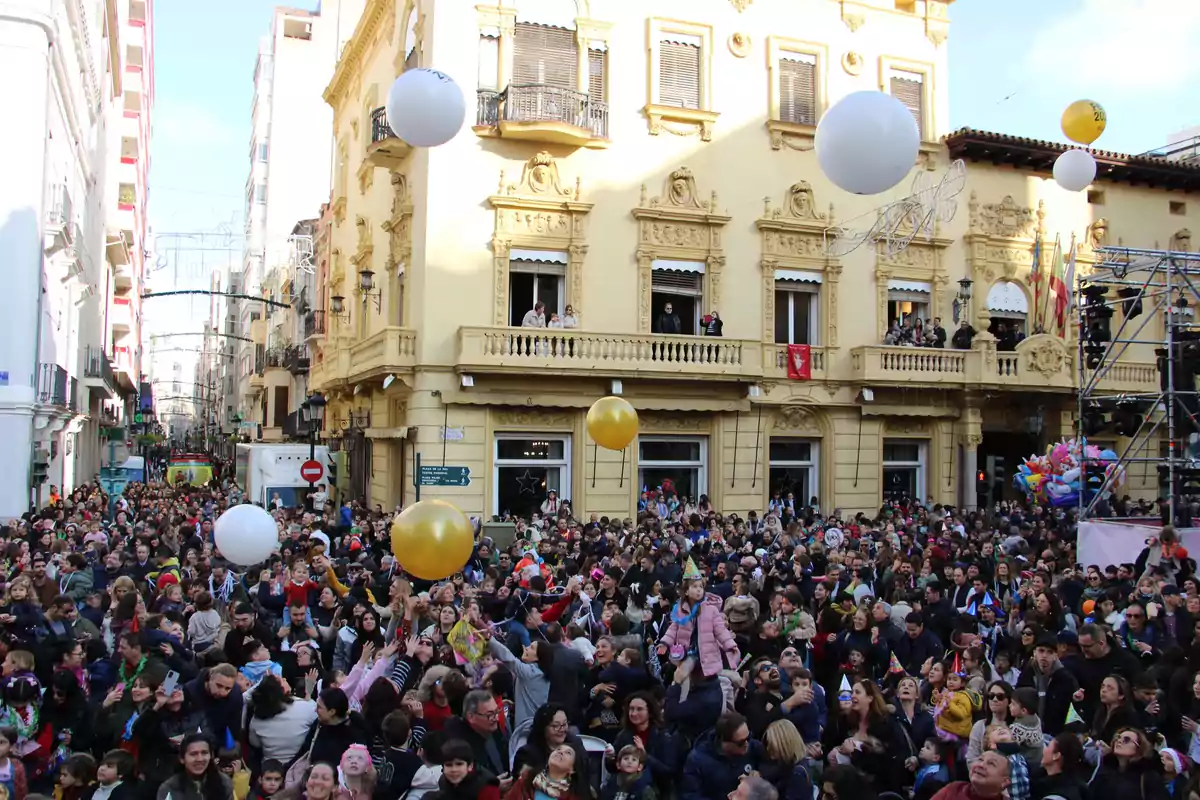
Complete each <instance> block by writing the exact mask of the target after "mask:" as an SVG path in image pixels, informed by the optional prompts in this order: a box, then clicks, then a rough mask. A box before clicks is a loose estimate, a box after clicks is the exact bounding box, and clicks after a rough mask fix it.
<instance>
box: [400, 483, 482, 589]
mask: <svg viewBox="0 0 1200 800" xmlns="http://www.w3.org/2000/svg"><path fill="white" fill-rule="evenodd" d="M474 547H475V527H474V526H473V525H472V524H471V520H469V519H467V517H466V515H465V514H463V513H462V512H461V511H459V510H458V509H457V508H455V507H454V506H453V505H452V504H450V503H447V502H446V501H445V500H422V501H421V502H419V503H417V504H415V505H411V506H409V507H408V508H406V509H404V511H403V512H402V513H401V514H400V515H399V516H398V517H396V519H395V521H394V522H392V553H393V554H395V556H396V560H397V561H399V562H400V566H402V567H404V570H405V571H406V572H408V573H409V574H411V575H413V576H415V577H417V578H421V579H423V580H427V581H436V580H441V579H442V578H445V577H448V576H450V575H453V574H454V573H456V572H458V571H459V570H461V569H462V568H463V565H464V564H466V563H467V559H469V558H470V557H471V551H472V549H473V548H474Z"/></svg>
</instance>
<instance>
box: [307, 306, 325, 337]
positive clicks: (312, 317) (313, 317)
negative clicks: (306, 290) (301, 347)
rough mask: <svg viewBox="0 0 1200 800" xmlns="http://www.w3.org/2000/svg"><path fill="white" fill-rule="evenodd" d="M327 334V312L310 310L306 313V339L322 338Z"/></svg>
mask: <svg viewBox="0 0 1200 800" xmlns="http://www.w3.org/2000/svg"><path fill="white" fill-rule="evenodd" d="M324 336H325V312H324V311H309V312H308V313H307V314H305V315H304V339H305V341H308V340H310V339H320V338H324Z"/></svg>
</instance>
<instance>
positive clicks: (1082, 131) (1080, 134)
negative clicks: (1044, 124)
mask: <svg viewBox="0 0 1200 800" xmlns="http://www.w3.org/2000/svg"><path fill="white" fill-rule="evenodd" d="M1107 124H1108V114H1106V113H1105V111H1104V107H1103V106H1101V105H1100V104H1099V103H1097V102H1095V101H1093V100H1076V101H1075V102H1074V103H1071V105H1069V106H1067V110H1066V111H1064V112H1063V115H1062V129H1063V133H1065V134H1066V135H1067V138H1068V139H1070V140H1071V141H1072V142H1078V143H1079V144H1091V143H1092V142H1094V141H1096V140H1097V139H1099V138H1100V134H1102V133H1104V127H1105V126H1106V125H1107Z"/></svg>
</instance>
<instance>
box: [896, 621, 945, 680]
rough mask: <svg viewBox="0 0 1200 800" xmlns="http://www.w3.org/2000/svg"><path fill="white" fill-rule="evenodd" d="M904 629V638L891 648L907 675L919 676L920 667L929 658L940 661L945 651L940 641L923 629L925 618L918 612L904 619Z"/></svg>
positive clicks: (930, 632) (926, 629)
mask: <svg viewBox="0 0 1200 800" xmlns="http://www.w3.org/2000/svg"><path fill="white" fill-rule="evenodd" d="M904 629H905V630H904V636H901V637H900V638H899V639H897V640H896V643H895V645H894V646H893V649H894V650H895V653H896V658H897V659H899V660H900V666H902V667H904V671H905V672H907V673H908V674H909V675H920V674H921V665H922V664H924V663H925V662H926V661H928V660H929V659H931V658H932V659H933V660H934V661H939V660H941V658H942V656H943V655H944V654H945V652H946V649H945V647H944V646H943V645H942V641H941V639H939V638H938V637H937V636H936V635H935V634H934V633H933V632H932V631H930V630H929V629H928V628H926V627H925V617H924V616H923V615H922V614H921V613H920V612H919V611H913V612H912V613H910V614H909V615H908V616H907V617H905V618H904Z"/></svg>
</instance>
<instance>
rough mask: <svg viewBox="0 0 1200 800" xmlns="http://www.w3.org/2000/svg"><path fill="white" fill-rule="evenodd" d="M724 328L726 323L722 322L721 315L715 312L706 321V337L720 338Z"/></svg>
mask: <svg viewBox="0 0 1200 800" xmlns="http://www.w3.org/2000/svg"><path fill="white" fill-rule="evenodd" d="M724 326H725V323H723V322H721V315H720V314H718V313H717V312H716V311H715V310H714V311H713V312H712V314H711V315H709V317H708V319H706V320H705V321H704V335H705V336H720V335H721V328H723V327H724Z"/></svg>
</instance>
